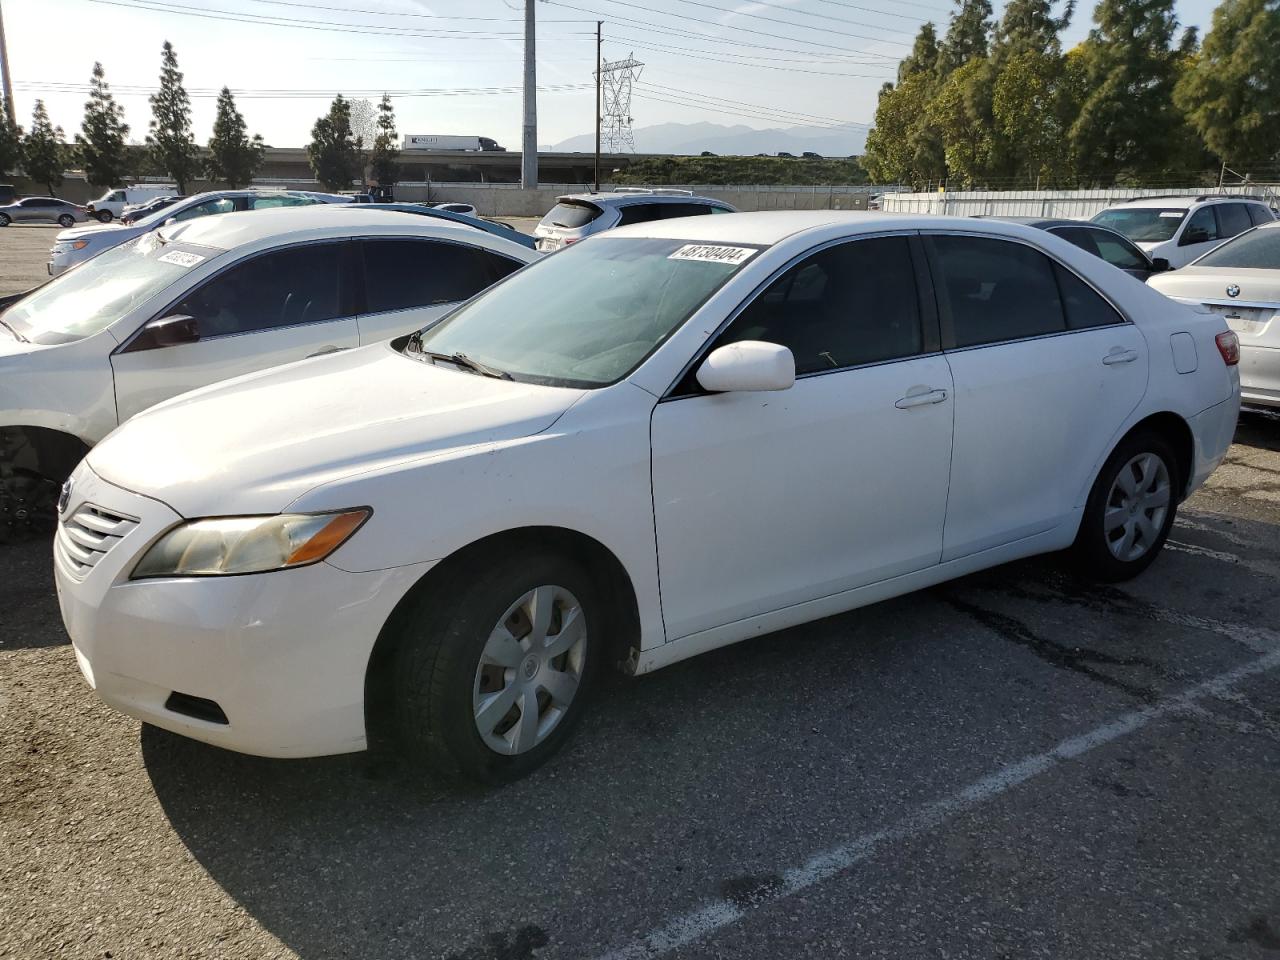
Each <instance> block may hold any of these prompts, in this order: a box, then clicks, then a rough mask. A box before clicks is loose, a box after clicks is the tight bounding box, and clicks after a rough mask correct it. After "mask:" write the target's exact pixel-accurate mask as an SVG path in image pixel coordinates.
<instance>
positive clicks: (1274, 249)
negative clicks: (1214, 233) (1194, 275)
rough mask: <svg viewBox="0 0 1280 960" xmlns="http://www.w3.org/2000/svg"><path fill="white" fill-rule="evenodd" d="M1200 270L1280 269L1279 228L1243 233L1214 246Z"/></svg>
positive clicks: (1201, 263) (1204, 258)
mask: <svg viewBox="0 0 1280 960" xmlns="http://www.w3.org/2000/svg"><path fill="white" fill-rule="evenodd" d="M1195 263H1196V266H1197V267H1230V268H1234V269H1243V270H1280V227H1265V228H1261V227H1260V228H1259V229H1257V230H1250V231H1249V232H1248V233H1242V234H1240V236H1238V237H1236V238H1235V239H1234V240H1229V241H1227V242H1226V243H1224V244H1223V245H1222V246H1220V247H1215V248H1214V249H1213V250H1211V251H1210V252H1208V253H1206V254H1205V255H1204V256H1203V257H1201V258H1200V259H1199V260H1197V261H1196V262H1195Z"/></svg>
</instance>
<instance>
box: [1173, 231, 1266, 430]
mask: <svg viewBox="0 0 1280 960" xmlns="http://www.w3.org/2000/svg"><path fill="white" fill-rule="evenodd" d="M1151 285H1152V286H1153V287H1155V288H1156V289H1157V290H1159V291H1160V292H1161V293H1163V294H1166V295H1167V296H1170V297H1172V298H1173V299H1174V300H1178V301H1180V302H1182V303H1191V304H1200V305H1203V306H1204V307H1205V308H1207V309H1208V310H1210V311H1212V312H1213V313H1216V314H1217V315H1219V316H1221V317H1224V318H1225V319H1226V322H1227V325H1228V326H1229V327H1230V328H1231V329H1232V330H1234V331H1235V332H1236V334H1237V335H1238V336H1239V337H1240V390H1241V394H1242V396H1243V398H1244V402H1245V403H1251V404H1256V405H1258V406H1264V407H1280V222H1271V223H1264V224H1262V225H1260V226H1257V227H1255V228H1253V229H1252V230H1248V231H1246V232H1245V233H1242V234H1240V235H1239V236H1237V237H1235V238H1233V239H1231V240H1228V241H1227V242H1226V243H1224V244H1222V245H1221V246H1220V247H1217V248H1215V249H1214V250H1212V251H1210V252H1209V253H1206V254H1205V255H1204V256H1203V257H1201V258H1200V259H1199V260H1193V261H1192V262H1191V263H1190V264H1189V265H1187V266H1185V267H1183V268H1182V269H1181V270H1179V271H1177V272H1176V273H1172V274H1169V275H1168V276H1167V277H1158V278H1156V279H1155V280H1153V281H1152V283H1151Z"/></svg>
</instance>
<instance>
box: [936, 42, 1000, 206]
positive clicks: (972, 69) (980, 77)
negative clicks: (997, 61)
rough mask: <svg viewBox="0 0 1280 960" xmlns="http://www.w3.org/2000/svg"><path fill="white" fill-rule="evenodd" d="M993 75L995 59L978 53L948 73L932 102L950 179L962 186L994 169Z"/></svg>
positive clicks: (976, 181) (973, 183) (980, 179)
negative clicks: (980, 55)
mask: <svg viewBox="0 0 1280 960" xmlns="http://www.w3.org/2000/svg"><path fill="white" fill-rule="evenodd" d="M993 79H994V70H993V69H992V66H991V62H990V61H989V60H987V59H986V58H985V57H974V58H973V59H971V60H969V62H968V63H966V64H965V65H964V66H962V67H960V68H959V69H957V70H955V71H953V72H952V73H951V75H950V76H949V77H947V79H946V82H945V83H943V85H942V87H941V89H940V90H939V91H938V93H937V95H936V96H935V97H934V98H933V100H932V101H931V102H930V103H929V106H928V110H927V114H926V115H927V119H928V123H929V124H930V126H931V127H932V128H933V129H934V130H935V131H936V132H937V134H938V136H939V137H940V138H941V140H942V144H943V156H944V157H945V159H946V164H947V179H948V180H949V181H954V182H955V184H957V185H959V186H962V187H976V186H979V185H981V184H982V182H983V181H984V180H986V179H987V178H988V177H989V176H990V175H991V173H992V170H993V158H994V154H995V150H996V144H995V141H994V138H993V135H992V132H993V126H994V125H993V123H992V119H991V97H992V94H991V87H992V82H993Z"/></svg>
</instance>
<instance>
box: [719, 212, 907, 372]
mask: <svg viewBox="0 0 1280 960" xmlns="http://www.w3.org/2000/svg"><path fill="white" fill-rule="evenodd" d="M739 340H764V341H766V342H768V343H777V344H781V345H782V346H784V347H786V348H788V349H789V350H790V351H791V353H792V355H793V356H794V357H795V360H796V373H798V374H803V373H821V372H822V371H824V370H835V369H837V368H840V367H850V366H855V365H857V364H861V363H875V362H877V361H880V360H892V359H895V358H898V357H907V356H911V355H913V354H917V353H919V352H920V351H921V349H922V346H921V333H920V307H919V302H918V299H917V297H916V281H915V272H914V270H913V269H912V266H911V251H910V247H909V246H908V242H907V239H906V238H905V237H883V238H877V239H873V240H859V241H856V242H853V243H845V244H841V245H840V246H836V247H830V248H828V249H826V250H822V251H820V252H819V253H815V254H814V255H813V256H811V257H807V258H806V259H804V260H802V261H801V262H800V263H798V264H796V265H795V266H794V267H792V268H791V269H790V270H788V271H787V272H786V273H784V274H783V275H782V276H781V277H779V278H778V279H777V280H775V281H774V282H773V283H771V284H770V285H769V287H768V289H766V290H765V291H764V292H763V293H762V294H760V295H759V296H758V297H757V298H756V299H755V300H754V301H753V302H752V303H751V305H750V306H748V307H747V308H746V310H744V311H743V312H742V313H741V314H739V315H738V318H737V319H736V320H734V321H733V324H732V325H731V326H730V327H729V329H727V330H726V331H725V332H724V333H723V334H721V336H720V339H719V340H717V341H716V346H721V345H723V344H726V343H735V342H737V341H739Z"/></svg>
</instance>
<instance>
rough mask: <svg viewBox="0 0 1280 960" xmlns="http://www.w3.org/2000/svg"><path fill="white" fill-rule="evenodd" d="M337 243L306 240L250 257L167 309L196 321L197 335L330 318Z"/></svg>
mask: <svg viewBox="0 0 1280 960" xmlns="http://www.w3.org/2000/svg"><path fill="white" fill-rule="evenodd" d="M339 246H340V245H339V244H336V243H324V244H309V245H307V246H302V247H292V248H290V249H288V250H277V251H275V252H274V253H265V254H262V255H261V256H257V257H254V258H253V259H252V260H249V261H248V262H247V263H241V264H238V265H236V266H234V267H232V268H231V269H229V270H227V271H226V272H224V273H221V274H219V275H218V276H216V277H214V278H213V279H212V280H210V281H209V282H208V283H206V284H205V285H204V286H202V287H200V288H199V289H198V290H196V291H195V292H194V293H192V294H189V295H188V296H187V299H185V300H183V301H182V302H181V303H179V304H177V305H176V306H174V307H173V308H172V309H170V310H169V311H168V312H169V313H177V314H187V315H188V316H192V317H195V318H196V320H197V321H198V323H199V327H200V336H201V337H220V336H225V335H227V334H231V333H247V332H249V331H252V330H265V329H269V328H271V327H289V326H293V325H294V324H299V323H315V322H316V321H318V320H332V319H334V318H335V317H338V316H340V315H341V308H340V307H339V303H340V300H339V297H338V274H339V269H338V263H339Z"/></svg>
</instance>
